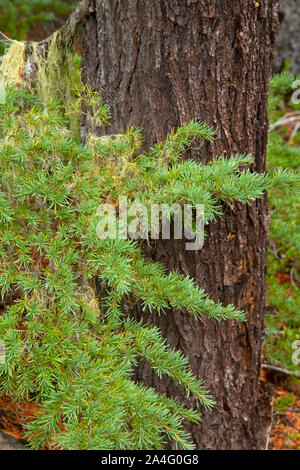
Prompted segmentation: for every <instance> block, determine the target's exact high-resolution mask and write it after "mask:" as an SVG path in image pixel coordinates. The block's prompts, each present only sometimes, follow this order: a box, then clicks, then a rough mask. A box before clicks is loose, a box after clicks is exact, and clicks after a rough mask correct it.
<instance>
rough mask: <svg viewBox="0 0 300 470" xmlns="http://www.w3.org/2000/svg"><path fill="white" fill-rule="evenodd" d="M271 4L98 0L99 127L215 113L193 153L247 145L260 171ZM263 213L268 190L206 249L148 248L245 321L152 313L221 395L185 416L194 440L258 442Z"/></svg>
mask: <svg viewBox="0 0 300 470" xmlns="http://www.w3.org/2000/svg"><path fill="white" fill-rule="evenodd" d="M276 7H277V2H276V1H275V0H266V1H263V2H259V3H258V2H254V1H248V2H245V1H243V0H232V1H226V0H181V1H179V0H160V1H153V0H143V1H139V0H127V1H124V0H101V1H100V0H96V2H95V13H94V14H93V15H92V16H90V18H89V19H88V20H87V22H86V24H85V27H84V46H83V66H84V76H85V78H86V80H87V81H88V82H89V83H90V84H91V85H92V86H93V87H94V88H95V89H97V90H98V91H99V92H100V95H101V97H102V98H103V101H104V102H105V103H107V104H109V105H110V107H111V110H112V114H113V119H112V126H111V127H108V128H107V129H99V134H101V133H115V132H120V131H121V130H125V129H126V128H127V127H129V126H132V125H134V126H137V127H142V128H143V129H144V135H145V146H146V147H148V146H149V145H152V144H153V143H154V142H155V141H157V140H161V139H164V137H165V136H166V134H167V132H169V131H170V130H171V128H173V127H177V126H178V124H180V123H182V122H186V121H189V120H190V119H192V118H196V119H200V120H202V121H206V122H208V123H209V124H212V125H214V127H215V128H216V131H217V138H216V140H215V142H214V143H212V144H205V145H203V146H202V147H201V148H200V149H199V150H194V151H193V153H192V156H193V158H196V159H197V160H199V161H204V162H207V161H208V159H210V158H211V156H212V155H215V154H217V155H221V154H224V153H225V154H226V155H229V154H232V153H233V154H234V153H252V155H253V157H254V159H255V164H254V165H253V168H254V169H256V170H257V171H259V172H260V171H263V170H264V169H265V159H266V142H267V128H268V123H267V93H268V78H269V74H270V70H271V63H272V54H273V47H274V40H275V39H274V38H275V30H276V27H277V16H276ZM82 125H83V134H85V133H86V132H88V126H87V123H85V122H83V123H82ZM267 219H268V215H267V205H266V200H261V201H257V202H256V203H254V204H252V205H251V207H244V206H242V205H240V204H235V205H234V206H233V207H229V206H224V214H223V216H222V217H220V218H219V219H218V220H216V221H215V222H214V223H212V224H211V225H210V227H209V229H208V231H209V237H208V238H207V240H206V242H205V245H204V248H203V249H202V250H200V251H198V252H188V251H185V250H184V246H183V242H181V241H178V240H177V241H172V240H171V241H164V242H158V243H156V244H155V245H154V244H153V246H152V248H151V249H148V250H147V254H148V255H149V256H151V257H152V258H153V259H156V260H159V261H161V262H163V263H164V264H165V265H166V266H167V267H168V269H174V268H177V269H179V270H181V271H182V272H183V273H185V274H187V275H190V276H193V277H194V278H195V280H196V282H197V284H198V285H199V286H201V287H204V288H205V289H206V290H207V291H208V292H209V294H210V295H211V297H212V298H213V299H215V300H219V301H222V302H223V303H224V304H228V303H234V304H235V305H236V306H237V307H239V308H242V309H244V310H246V311H247V323H245V324H242V325H237V324H235V323H234V322H232V321H229V322H226V323H224V324H223V325H221V326H219V325H217V324H216V323H214V322H213V321H211V320H210V321H208V320H206V319H205V318H204V319H203V320H202V321H200V322H196V321H194V320H193V319H192V318H191V316H189V315H186V314H184V313H181V312H169V313H168V314H167V315H166V316H165V317H160V318H159V319H158V318H157V317H156V316H155V315H149V316H147V321H150V320H151V321H153V322H155V323H156V324H158V325H159V326H160V328H161V329H162V331H163V334H164V335H165V337H166V338H167V340H168V342H169V343H170V344H171V345H172V346H175V347H176V348H180V349H181V350H182V351H183V352H184V353H185V354H186V355H187V356H188V357H189V359H190V362H191V365H192V368H193V370H194V372H195V373H196V374H197V375H198V376H199V377H203V378H204V379H205V381H206V384H207V386H208V387H209V388H210V389H211V391H212V394H213V396H214V398H215V400H216V402H217V405H216V407H215V408H214V409H213V410H212V411H210V412H207V413H204V416H203V422H202V425H201V426H195V425H188V426H187V428H188V429H189V430H190V431H191V433H192V436H193V439H194V442H195V443H196V446H197V448H198V449H254V448H259V446H260V445H261V437H262V436H261V432H260V426H261V420H260V411H259V406H258V398H257V397H258V382H259V370H260V363H261V348H262V341H263V331H264V326H263V323H264V302H265V269H266V239H267V225H268V224H267V222H268V220H267ZM136 315H137V316H139V313H138V312H137V313H136ZM137 377H138V379H142V380H144V381H145V382H146V383H147V384H148V385H155V386H156V388H157V389H158V390H160V391H163V392H166V393H168V394H170V395H176V396H177V397H179V398H180V399H182V400H184V393H183V391H181V390H178V389H176V388H175V387H174V385H173V384H172V383H171V382H170V381H169V380H167V379H166V378H163V380H159V379H158V378H157V376H156V375H155V374H154V372H153V371H152V370H151V368H150V367H147V365H142V366H141V367H140V368H139V370H138V372H137ZM186 401H187V402H189V403H190V401H189V400H186Z"/></svg>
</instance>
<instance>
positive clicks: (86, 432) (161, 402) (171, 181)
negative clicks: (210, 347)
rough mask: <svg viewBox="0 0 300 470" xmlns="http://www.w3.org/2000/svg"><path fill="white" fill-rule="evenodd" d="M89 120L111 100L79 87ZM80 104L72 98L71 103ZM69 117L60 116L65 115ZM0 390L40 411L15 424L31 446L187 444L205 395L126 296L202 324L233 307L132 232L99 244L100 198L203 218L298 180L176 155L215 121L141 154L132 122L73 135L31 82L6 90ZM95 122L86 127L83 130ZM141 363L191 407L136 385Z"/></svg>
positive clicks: (240, 162)
mask: <svg viewBox="0 0 300 470" xmlns="http://www.w3.org/2000/svg"><path fill="white" fill-rule="evenodd" d="M76 94H77V97H78V101H79V102H77V103H76V102H75V104H74V106H73V109H72V110H68V113H69V115H70V113H71V114H72V116H73V115H74V110H75V111H76V108H77V106H78V105H80V103H81V101H82V99H85V100H87V102H88V103H89V104H90V109H91V110H92V116H91V123H94V124H95V126H96V127H97V126H98V125H99V124H100V123H101V120H102V121H103V122H107V120H108V119H109V114H108V109H107V108H106V107H105V106H104V105H102V104H101V101H99V99H98V98H97V95H96V94H95V93H94V92H93V91H92V90H89V89H88V88H86V87H83V88H82V90H81V91H80V90H79V89H77V92H76ZM78 109H79V108H78ZM68 113H67V115H68ZM0 118H1V121H0V251H1V270H0V292H1V299H2V300H1V302H2V305H3V311H2V313H1V316H0V337H1V339H2V340H3V341H4V343H5V346H6V361H5V363H4V364H1V365H0V393H6V394H8V395H10V396H11V397H12V399H14V400H17V401H20V400H34V401H35V402H36V403H38V404H39V412H38V413H37V414H36V415H35V416H34V418H33V420H32V421H31V422H30V423H29V424H27V425H26V429H27V431H26V436H27V438H28V440H29V442H30V445H31V447H32V448H34V449H37V448H45V447H46V446H49V445H51V446H54V447H59V448H61V449H160V448H162V447H163V445H164V442H165V440H166V438H169V439H172V440H173V441H175V442H176V444H177V445H178V447H181V448H186V449H191V448H192V444H191V442H190V437H189V435H188V434H186V432H185V431H184V430H183V420H184V419H187V420H190V421H193V422H199V420H200V408H204V409H209V408H210V407H211V406H213V404H214V402H213V399H212V397H211V396H210V394H209V392H208V391H207V390H206V388H205V387H204V384H203V382H202V381H199V380H197V379H196V378H195V377H194V375H193V374H192V371H191V369H190V366H189V364H188V361H187V359H186V358H185V357H184V356H183V355H182V353H181V352H178V351H175V350H172V349H170V348H169V347H168V346H167V345H166V343H165V341H164V340H163V339H162V337H161V334H160V332H159V330H158V329H157V328H156V327H154V326H151V325H149V324H147V323H142V322H141V323H137V322H136V321H134V320H133V319H132V318H131V317H130V315H128V314H125V313H124V312H125V310H124V308H122V307H123V306H124V304H126V305H127V309H126V310H128V309H129V310H130V305H131V302H135V303H137V302H140V303H141V305H142V308H143V309H144V311H145V322H147V311H149V310H156V311H157V312H158V314H163V313H164V311H166V310H167V309H168V308H170V307H172V308H176V309H184V310H186V314H187V315H188V314H191V315H194V316H195V317H196V318H200V316H201V315H208V316H209V317H211V318H212V321H222V320H227V319H235V320H237V321H243V320H245V315H244V313H243V312H240V311H238V310H237V309H236V308H235V307H234V306H233V305H229V306H222V305H220V304H215V303H214V302H213V301H212V300H210V299H209V298H208V297H207V295H206V294H205V292H204V291H203V290H201V289H199V288H197V287H196V286H195V284H194V282H193V280H192V279H190V278H186V277H184V276H183V275H181V274H179V273H177V272H171V273H169V274H168V273H166V272H165V270H164V268H163V267H162V266H161V265H160V264H157V263H154V262H152V261H150V260H147V259H146V258H144V257H143V255H142V252H141V250H140V248H139V245H138V243H137V242H134V241H132V240H124V239H116V240H109V239H104V240H100V239H99V238H98V237H97V235H96V226H97V223H98V217H97V215H96V212H97V208H98V206H99V204H100V203H102V202H115V201H117V200H118V197H119V196H120V195H125V196H127V198H128V199H129V200H130V201H134V200H139V201H140V202H143V203H144V204H145V205H146V206H148V207H149V206H150V204H152V203H162V202H167V203H169V204H172V203H174V202H176V203H178V202H179V203H189V204H191V205H192V206H195V205H196V204H203V205H204V214H205V221H206V223H208V222H209V221H211V220H213V219H214V218H215V217H216V216H220V215H221V213H222V203H225V204H226V203H230V202H231V201H241V202H243V203H251V201H253V200H254V199H255V198H259V197H262V196H263V194H264V191H265V190H266V189H268V188H270V187H272V186H274V184H275V185H281V186H282V187H284V186H286V185H287V184H290V183H289V182H290V181H293V182H295V183H296V182H297V181H298V177H297V175H296V174H295V173H293V172H291V171H279V172H277V173H274V174H273V175H272V176H268V175H265V174H256V173H253V172H251V171H250V170H249V169H247V167H249V165H250V163H251V157H250V156H243V155H242V156H235V157H231V158H229V159H227V160H226V159H223V158H215V159H214V160H213V161H212V162H210V164H208V165H202V164H197V163H195V162H193V161H184V162H183V161H181V156H182V154H183V152H184V150H185V149H186V148H188V147H189V146H191V145H192V143H193V144H195V143H198V142H199V141H201V140H211V139H213V136H214V131H213V129H211V128H210V127H209V126H207V125H206V124H202V123H199V122H196V121H191V122H190V123H187V124H185V125H183V126H181V127H180V128H179V129H177V130H176V131H173V132H172V133H171V134H170V135H169V136H167V138H166V140H165V142H163V143H159V144H156V145H155V146H154V147H153V148H151V149H150V150H149V152H148V153H147V154H142V153H141V145H142V135H141V131H140V130H138V129H128V131H127V132H126V133H124V134H120V135H117V136H107V137H102V138H97V137H96V136H95V135H93V133H91V134H90V135H89V136H88V139H87V143H86V145H81V143H80V141H79V139H78V137H76V134H74V133H73V132H71V131H70V129H69V121H68V119H67V117H66V113H65V112H64V109H63V108H62V106H59V105H57V104H51V103H48V104H47V106H45V105H43V104H42V103H41V102H40V101H39V99H38V98H37V97H36V96H34V95H32V94H31V92H29V91H26V90H24V89H23V88H22V87H19V88H18V87H17V88H16V87H15V86H9V87H8V88H7V96H6V102H5V104H3V105H0ZM91 127H93V126H91ZM140 360H146V361H148V362H149V363H150V364H151V366H152V367H153V369H154V370H155V371H156V373H157V374H158V375H162V374H167V375H168V376H169V377H171V378H172V379H173V380H174V382H176V383H177V384H178V386H181V387H183V388H184V390H185V392H186V394H187V395H192V396H193V397H195V399H196V402H197V405H198V407H197V409H195V410H194V409H189V408H186V407H185V406H183V405H182V404H181V403H179V402H178V401H176V400H174V399H170V398H167V397H166V396H164V395H158V394H157V393H156V392H155V391H154V390H153V389H149V388H147V387H145V386H144V385H143V384H137V383H135V382H133V380H132V373H133V370H134V368H135V366H136V365H137V363H138V362H139V361H140Z"/></svg>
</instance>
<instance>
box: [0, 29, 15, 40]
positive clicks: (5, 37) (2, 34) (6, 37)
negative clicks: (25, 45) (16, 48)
mask: <svg viewBox="0 0 300 470" xmlns="http://www.w3.org/2000/svg"><path fill="white" fill-rule="evenodd" d="M0 34H1V36H2V37H3V38H4V40H5V41H3V40H1V42H6V41H9V42H15V40H14V39H11V38H9V37H8V36H6V34H4V33H2V31H0Z"/></svg>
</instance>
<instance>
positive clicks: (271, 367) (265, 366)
mask: <svg viewBox="0 0 300 470" xmlns="http://www.w3.org/2000/svg"><path fill="white" fill-rule="evenodd" d="M262 368H263V369H269V370H274V371H275V372H280V373H281V374H285V375H290V376H294V377H300V372H296V371H295V372H294V371H292V370H287V369H282V368H281V367H277V366H272V365H271V364H262Z"/></svg>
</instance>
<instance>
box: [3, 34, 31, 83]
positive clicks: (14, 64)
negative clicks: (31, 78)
mask: <svg viewBox="0 0 300 470" xmlns="http://www.w3.org/2000/svg"><path fill="white" fill-rule="evenodd" d="M25 62H26V58H25V43H24V42H21V41H13V42H12V43H11V46H10V47H9V48H8V49H7V51H6V54H5V55H4V57H3V59H2V63H1V70H0V78H1V80H3V82H5V83H7V84H9V85H15V86H18V87H19V86H20V85H21V84H23V72H24V67H25Z"/></svg>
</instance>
